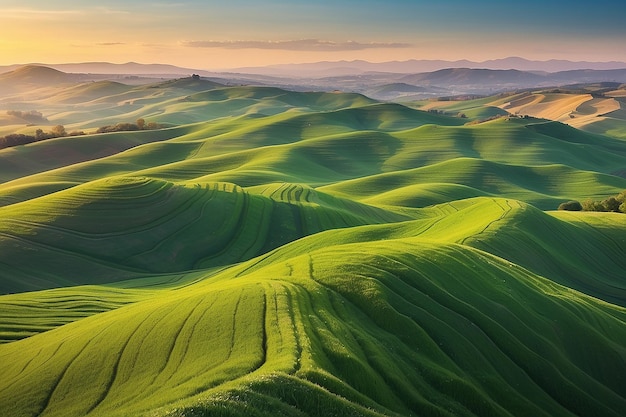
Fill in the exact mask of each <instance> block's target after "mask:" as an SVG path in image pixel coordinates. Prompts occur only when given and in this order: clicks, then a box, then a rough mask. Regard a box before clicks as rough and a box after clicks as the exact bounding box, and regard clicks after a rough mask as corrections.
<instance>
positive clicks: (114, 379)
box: [0, 199, 626, 416]
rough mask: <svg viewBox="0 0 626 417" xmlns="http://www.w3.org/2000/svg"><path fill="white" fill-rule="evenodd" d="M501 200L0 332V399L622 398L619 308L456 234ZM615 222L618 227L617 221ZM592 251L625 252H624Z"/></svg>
mask: <svg viewBox="0 0 626 417" xmlns="http://www.w3.org/2000/svg"><path fill="white" fill-rule="evenodd" d="M507 205H511V206H513V207H515V206H516V203H514V202H511V201H506V200H491V199H483V200H480V201H478V202H472V201H470V202H465V203H463V204H461V205H460V206H458V207H456V208H457V209H458V210H459V211H458V212H456V214H455V216H456V217H457V218H456V219H451V218H450V217H449V216H445V215H442V216H440V217H439V218H438V219H430V220H428V221H426V220H423V221H421V222H420V221H417V223H415V222H408V223H402V224H398V225H397V226H395V227H394V226H385V225H383V226H364V227H365V228H366V229H367V228H374V229H373V230H372V231H368V230H360V229H359V228H357V229H354V230H352V229H346V230H344V231H343V232H341V233H340V234H339V235H338V236H335V234H333V233H331V232H326V233H322V234H319V235H315V236H311V237H309V238H307V239H306V242H305V241H302V242H300V241H298V242H294V243H293V244H291V245H287V246H285V247H284V248H281V249H277V250H276V251H274V252H272V253H271V254H270V256H269V257H263V258H260V259H254V260H251V261H249V262H248V263H244V264H242V265H240V266H235V267H232V268H229V269H226V270H224V271H222V272H221V273H219V274H217V275H212V278H210V279H207V280H203V281H200V282H197V283H195V284H192V285H190V286H185V287H181V288H178V289H174V290H170V291H167V292H165V293H163V294H160V293H158V292H157V293H154V294H150V298H149V299H148V300H146V301H138V302H136V303H134V304H132V305H129V306H127V307H121V308H119V309H117V310H114V311H111V312H109V313H103V314H99V315H95V316H93V317H91V318H88V319H84V320H80V321H78V322H75V323H73V324H69V325H66V326H63V327H60V328H58V329H56V330H52V331H49V332H46V333H43V334H41V335H38V336H33V337H30V338H28V339H25V340H23V341H19V342H13V343H11V344H8V345H4V346H3V347H2V349H1V350H0V355H4V356H3V357H6V358H8V357H11V358H14V359H16V360H14V361H2V362H0V363H3V369H2V370H3V374H5V375H15V377H14V378H9V379H7V380H6V382H5V383H4V384H5V385H4V387H3V388H2V389H0V393H2V395H5V396H10V397H12V398H13V400H12V401H11V402H9V401H8V397H0V402H2V403H3V404H9V403H10V404H13V407H12V408H11V409H10V411H11V413H12V414H13V415H16V416H19V415H37V414H38V413H42V414H41V415H50V416H54V415H84V414H87V413H91V414H90V415H140V414H143V413H152V411H150V410H154V409H155V408H160V407H165V408H163V409H160V411H157V414H163V413H165V414H168V413H169V414H171V415H188V414H191V415H194V414H193V411H192V409H193V410H196V412H198V410H204V412H207V413H211V415H213V414H214V413H218V412H219V411H220V410H224V407H226V410H230V412H232V413H233V414H237V413H246V412H250V410H252V409H254V410H257V412H260V413H261V414H262V415H276V414H273V413H276V410H281V411H282V412H284V413H285V415H299V414H298V412H297V411H295V410H294V409H293V408H292V406H296V407H297V408H298V409H299V410H300V411H299V412H304V413H310V414H313V415H316V414H317V413H318V412H321V411H320V409H321V410H325V411H324V412H322V413H325V412H329V413H336V414H340V415H349V414H353V415H367V414H372V415H373V414H376V413H380V414H385V415H388V414H391V413H394V412H395V413H400V414H408V413H409V410H411V412H413V413H416V414H418V415H419V414H428V415H442V416H445V415H454V414H463V415H528V414H529V413H532V414H534V415H551V416H554V415H607V416H609V415H615V416H617V415H619V413H620V410H621V409H623V407H624V406H625V405H626V401H625V400H624V395H626V392H624V380H623V378H624V377H623V375H624V374H623V372H622V371H623V368H622V367H621V366H617V365H618V364H619V363H623V362H622V361H623V358H624V356H623V355H624V351H623V349H624V343H625V342H626V331H625V329H626V326H624V321H625V320H626V311H625V310H624V309H623V308H620V307H616V306H615V305H611V304H608V303H604V302H601V301H599V300H597V299H595V298H591V297H588V296H586V295H584V294H582V293H580V292H577V291H573V290H571V289H569V288H567V287H563V286H561V285H558V284H556V283H554V282H553V281H550V280H548V279H546V278H543V277H541V276H540V275H536V274H534V273H533V272H531V271H530V270H528V269H526V268H525V267H524V263H520V264H515V263H512V262H511V261H509V260H506V259H503V258H499V257H496V256H493V255H490V254H488V253H487V252H483V251H478V250H476V249H473V248H471V247H469V246H466V245H460V244H459V243H453V242H463V241H465V240H467V239H475V238H476V236H477V235H480V236H482V235H484V234H485V233H486V232H485V230H487V229H489V228H490V227H494V226H492V224H493V219H496V222H498V221H502V220H497V219H498V217H503V218H504V219H507V220H509V221H519V220H520V217H524V215H525V213H524V210H527V209H528V208H525V207H526V206H524V205H519V207H518V208H517V210H515V209H510V210H503V207H507ZM463 206H465V207H463ZM441 210H442V211H446V210H449V209H447V208H441ZM519 210H521V212H520V211H519ZM503 211H504V213H505V214H504V215H503ZM485 212H487V213H489V217H487V218H486V216H484V215H482V214H483V213H485ZM541 216H547V215H546V214H541ZM459 219H464V221H463V222H461V221H460V220H459ZM478 219H481V220H482V222H478V223H477V220H478ZM550 221H552V222H555V224H556V228H557V229H559V228H562V229H568V228H569V227H571V225H570V224H571V223H570V221H567V220H558V219H552V220H550ZM447 222H450V223H453V224H455V225H456V226H457V227H458V228H459V229H460V230H458V231H457V233H456V235H455V236H450V235H449V233H447V231H448V230H450V229H449V225H447V224H445V223H447ZM427 223H428V224H427ZM442 223H444V224H442ZM501 227H502V226H501ZM617 227H618V228H619V230H620V232H621V233H622V234H623V233H624V232H626V222H624V221H621V222H620V223H619V224H618V226H617ZM481 229H482V230H481ZM594 230H595V229H594V228H591V229H590V230H588V232H587V233H583V234H582V235H583V236H584V237H585V238H588V240H587V245H586V246H585V249H587V250H594V251H597V253H602V252H605V251H607V250H608V249H609V248H610V247H611V245H612V243H611V242H607V241H606V240H604V239H603V238H602V237H601V236H598V235H595V232H594ZM364 235H365V236H369V239H367V241H363V240H362V236H364ZM594 236H595V239H594ZM510 239H511V240H513V238H510ZM623 249H624V248H623V247H622V253H623ZM601 262H603V264H604V265H605V267H606V268H608V269H615V268H623V267H624V265H623V258H621V257H615V258H613V259H612V260H611V262H613V263H612V264H610V263H607V262H608V261H606V260H605V259H603V260H601ZM593 278H595V276H587V277H586V279H587V280H588V281H589V282H593ZM615 294H617V295H619V292H616V293H615ZM144 296H147V295H144ZM622 300H623V298H622ZM244 306H245V307H244ZM157 329H158V330H157ZM218 334H219V335H220V337H209V338H207V337H206V335H218ZM581 340H584V341H585V343H580V341H581ZM64 341H65V342H64ZM67 341H71V343H68V342H67ZM105 341H106V342H105ZM17 351H19V352H20V353H19V355H16V353H15V352H17ZM45 363H48V364H49V365H45V369H47V373H46V375H45V376H44V375H42V374H41V373H40V372H39V371H38V369H41V366H44V365H43V364H45ZM94 363H97V364H101V365H99V366H98V367H97V369H99V370H100V371H99V372H98V373H96V374H94V373H93V372H89V371H87V370H88V369H93V367H94ZM77 384H79V385H80V386H81V389H80V391H78V392H76V391H75V387H76V386H77ZM14 390H17V392H18V393H19V392H29V395H28V397H23V396H21V395H19V394H18V395H15V392H16V391H14ZM2 398H5V399H2ZM574 398H575V400H573V399H574ZM263 399H264V400H263ZM122 404H124V406H122ZM367 408H369V409H370V410H367V411H366V409H367ZM224 413H225V414H226V415H228V412H226V411H224Z"/></svg>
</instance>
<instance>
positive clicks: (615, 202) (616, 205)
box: [559, 190, 626, 213]
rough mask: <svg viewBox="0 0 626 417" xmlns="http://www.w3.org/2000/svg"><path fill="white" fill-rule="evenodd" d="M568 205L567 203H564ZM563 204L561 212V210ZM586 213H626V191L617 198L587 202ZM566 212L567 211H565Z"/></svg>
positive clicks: (585, 202) (584, 208)
mask: <svg viewBox="0 0 626 417" xmlns="http://www.w3.org/2000/svg"><path fill="white" fill-rule="evenodd" d="M563 204H566V203H563ZM563 204H561V205H560V206H559V210H561V206H562V205H563ZM582 209H583V210H584V211H605V212H615V213H626V190H624V191H622V192H621V193H619V194H618V195H616V196H612V197H609V198H606V199H604V200H602V201H593V200H591V199H589V200H585V201H584V202H583V203H582ZM563 210H566V209H563Z"/></svg>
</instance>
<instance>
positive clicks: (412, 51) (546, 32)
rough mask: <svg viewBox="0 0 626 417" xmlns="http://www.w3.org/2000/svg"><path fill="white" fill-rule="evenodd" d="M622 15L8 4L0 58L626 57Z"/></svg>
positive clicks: (536, 8) (193, 62)
mask: <svg viewBox="0 0 626 417" xmlns="http://www.w3.org/2000/svg"><path fill="white" fill-rule="evenodd" d="M96 3H97V4H96ZM624 22H626V2H615V1H614V0H611V1H604V0H596V1H593V2H589V1H560V0H559V1H547V0H542V1H537V0H526V1H520V2H511V1H509V2H504V1H486V0H483V1H460V0H446V1H436V0H431V1H421V0H398V1H393V0H317V1H299V0H296V1H287V0H271V1H253V0H220V1H213V0H209V1H206V0H182V1H180V0H179V1H160V0H133V1H129V0H124V1H122V0H114V1H99V2H87V1H83V0H57V1H55V2H51V1H47V0H46V1H44V0H39V1H37V0H0V27H1V28H2V31H1V34H0V65H9V64H20V63H32V62H39V63H50V64H52V63H65V62H87V61H108V62H114V63H124V62H129V61H134V62H141V63H166V64H174V65H179V66H186V67H190V68H197V69H226V68H236V67H242V66H259V65H268V64H277V63H300V62H315V61H338V60H354V59H364V60H368V61H372V62H382V61H390V60H408V59H445V60H456V59H470V60H474V61H483V60H487V59H496V58H505V57H509V56H521V57H524V58H528V59H537V60H548V59H569V60H575V61H578V60H586V61H626V24H624Z"/></svg>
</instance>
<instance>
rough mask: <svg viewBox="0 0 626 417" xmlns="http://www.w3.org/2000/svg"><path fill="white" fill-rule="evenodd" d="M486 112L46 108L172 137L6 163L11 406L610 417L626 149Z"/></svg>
mask: <svg viewBox="0 0 626 417" xmlns="http://www.w3.org/2000/svg"><path fill="white" fill-rule="evenodd" d="M492 101H493V99H491V101H490V100H486V99H485V100H482V101H472V102H468V103H463V104H461V103H455V104H454V105H453V107H451V110H450V111H452V110H454V113H455V114H456V113H457V112H461V111H462V112H465V113H466V116H467V118H461V117H456V116H447V115H444V114H435V113H429V112H425V111H420V110H415V109H412V108H409V107H405V106H401V105H398V104H393V103H378V102H375V101H373V100H370V99H368V98H366V97H364V96H360V95H356V94H341V93H333V94H330V93H296V92H288V91H284V90H280V89H276V88H262V87H249V86H245V87H222V86H219V85H214V84H207V83H205V82H194V81H192V80H178V81H171V82H166V83H163V84H156V85H151V86H142V87H128V86H123V85H119V84H115V83H94V84H93V85H88V86H85V85H82V86H77V87H72V88H71V89H68V90H64V91H63V93H62V94H61V93H57V94H56V95H52V96H50V97H47V98H46V99H45V100H44V102H42V104H41V105H42V106H49V107H48V109H49V110H50V112H51V113H50V114H49V119H50V120H55V121H56V120H63V121H64V122H65V123H68V121H69V120H70V119H71V120H74V122H72V123H74V126H75V127H77V128H84V129H88V128H92V127H96V126H101V125H105V124H110V123H117V122H121V121H133V120H135V119H137V118H139V117H145V118H146V119H147V120H151V121H156V122H159V123H167V124H170V125H172V127H170V128H166V129H162V130H155V131H140V132H117V133H107V134H89V135H86V136H80V137H65V138H57V139H50V140H45V141H41V142H37V143H32V144H29V145H25V146H19V147H15V148H7V149H3V150H0V293H1V294H2V295H0V342H1V343H0V375H2V378H0V414H2V415H7V416H15V417H21V416H24V417H26V416H29V417H35V416H42V417H47V416H63V417H68V416H112V417H117V416H119V417H121V416H146V417H147V416H168V417H183V416H185V417H191V416H294V417H296V416H298V417H299V416H307V415H310V416H529V415H532V416H590V417H591V416H594V417H595V416H615V417H619V416H622V415H623V411H624V410H625V409H626V281H625V279H624V278H625V273H624V271H626V256H625V255H626V216H624V215H623V214H618V213H589V212H563V211H556V207H557V206H558V204H559V203H561V202H563V201H567V200H581V201H582V200H585V199H588V198H591V199H594V200H600V199H602V198H606V197H608V196H611V195H615V194H617V193H619V192H620V191H622V190H624V189H626V179H625V178H623V177H620V176H618V175H615V173H616V172H623V171H624V170H626V142H624V141H623V140H622V139H621V138H620V137H619V136H618V135H606V134H604V133H606V132H601V133H590V132H585V131H582V130H577V129H574V128H572V127H569V126H566V125H563V124H561V123H557V122H552V121H549V120H544V119H535V118H517V117H511V118H508V117H501V118H498V119H496V120H491V121H487V122H484V123H477V124H467V122H468V118H469V119H470V121H471V120H472V119H479V118H483V117H485V116H488V117H490V116H492V115H494V114H499V113H500V110H495V108H493V107H489V103H491V102H492ZM67 103H72V104H75V103H85V105H84V107H83V108H82V110H73V111H72V112H68V111H67V108H66V107H63V106H65V105H67ZM481 106H482V107H481ZM485 106H487V107H485ZM55 109H56V111H58V113H53V112H54V111H55ZM44 113H45V114H46V115H48V113H46V112H44ZM122 116H123V117H122Z"/></svg>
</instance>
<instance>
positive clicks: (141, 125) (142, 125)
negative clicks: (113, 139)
mask: <svg viewBox="0 0 626 417" xmlns="http://www.w3.org/2000/svg"><path fill="white" fill-rule="evenodd" d="M163 127H165V126H164V125H160V124H158V123H154V122H150V123H146V121H145V120H144V119H137V122H136V123H118V124H116V125H109V126H102V127H99V128H98V130H96V133H111V132H132V131H134V130H154V129H161V128H163Z"/></svg>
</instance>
